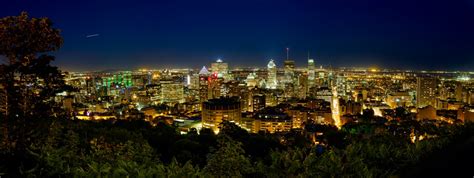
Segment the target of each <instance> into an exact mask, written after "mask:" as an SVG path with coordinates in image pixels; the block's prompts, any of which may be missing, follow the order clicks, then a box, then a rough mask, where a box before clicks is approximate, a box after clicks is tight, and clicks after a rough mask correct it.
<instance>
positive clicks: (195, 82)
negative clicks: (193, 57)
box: [188, 74, 200, 90]
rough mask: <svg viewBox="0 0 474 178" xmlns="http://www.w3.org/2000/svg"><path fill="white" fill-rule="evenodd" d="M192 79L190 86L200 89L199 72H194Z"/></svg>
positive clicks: (190, 87)
mask: <svg viewBox="0 0 474 178" xmlns="http://www.w3.org/2000/svg"><path fill="white" fill-rule="evenodd" d="M190 81H191V83H190V84H189V86H188V88H189V89H192V90H199V82H200V79H199V74H192V75H191V78H190Z"/></svg>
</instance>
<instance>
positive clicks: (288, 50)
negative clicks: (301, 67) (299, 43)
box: [286, 48, 290, 60]
mask: <svg viewBox="0 0 474 178" xmlns="http://www.w3.org/2000/svg"><path fill="white" fill-rule="evenodd" d="M289 53H290V48H286V60H288V59H290V57H289V56H290V55H289Z"/></svg>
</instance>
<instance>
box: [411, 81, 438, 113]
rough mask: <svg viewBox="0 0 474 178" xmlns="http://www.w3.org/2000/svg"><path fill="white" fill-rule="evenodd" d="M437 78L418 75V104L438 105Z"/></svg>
mask: <svg viewBox="0 0 474 178" xmlns="http://www.w3.org/2000/svg"><path fill="white" fill-rule="evenodd" d="M436 82H437V81H436V78H431V77H418V78H417V79H416V106H417V107H418V108H421V107H425V106H428V105H431V106H436V105H435V102H436V98H435V97H436V88H437V87H436V86H437V83H436Z"/></svg>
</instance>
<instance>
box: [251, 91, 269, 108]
mask: <svg viewBox="0 0 474 178" xmlns="http://www.w3.org/2000/svg"><path fill="white" fill-rule="evenodd" d="M265 102H266V101H265V95H262V94H254V95H253V96H252V111H251V112H257V111H260V110H262V109H263V108H265V104H266V103H265Z"/></svg>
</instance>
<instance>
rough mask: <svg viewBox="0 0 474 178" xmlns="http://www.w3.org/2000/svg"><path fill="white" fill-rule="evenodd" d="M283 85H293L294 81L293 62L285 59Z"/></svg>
mask: <svg viewBox="0 0 474 178" xmlns="http://www.w3.org/2000/svg"><path fill="white" fill-rule="evenodd" d="M284 72H285V83H293V81H294V79H295V61H293V60H290V59H287V60H285V62H284Z"/></svg>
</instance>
